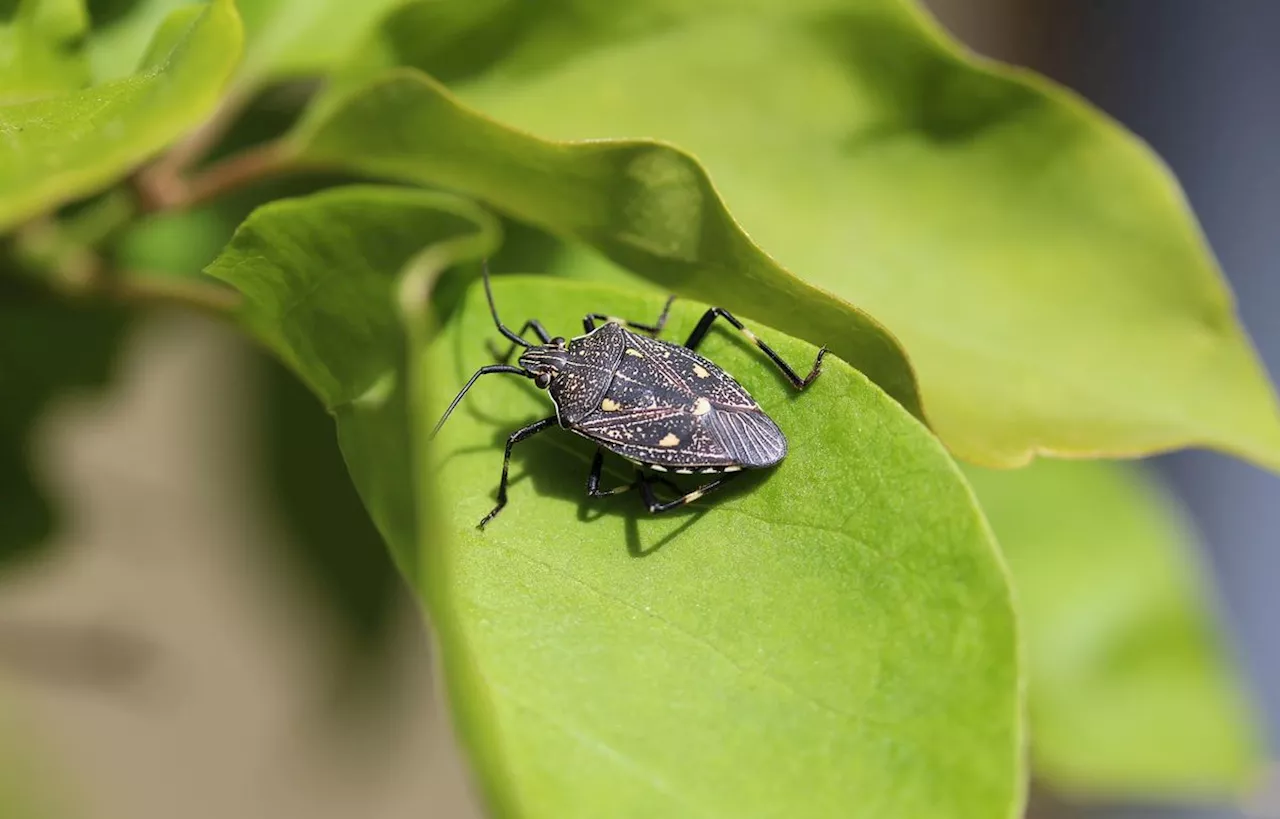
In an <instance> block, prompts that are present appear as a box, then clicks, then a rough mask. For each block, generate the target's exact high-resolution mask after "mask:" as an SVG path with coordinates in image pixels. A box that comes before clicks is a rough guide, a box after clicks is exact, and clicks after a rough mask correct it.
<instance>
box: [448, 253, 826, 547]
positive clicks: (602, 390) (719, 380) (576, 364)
mask: <svg viewBox="0 0 1280 819" xmlns="http://www.w3.org/2000/svg"><path fill="white" fill-rule="evenodd" d="M483 278H484V292H485V296H486V297H487V298H488V300H489V313H490V314H491V315H492V316H493V323H494V324H495V325H496V326H497V328H498V332H500V333H502V335H503V336H505V337H506V338H507V339H508V340H510V341H511V342H512V346H511V347H510V348H509V349H508V350H507V353H506V355H503V356H499V357H498V358H499V361H500V362H501V363H499V364H491V365H489V366H487V367H481V368H480V369H479V370H477V371H476V372H475V374H474V375H472V376H471V379H470V380H469V381H467V383H466V386H464V387H463V388H462V390H461V391H460V392H459V393H458V395H457V397H455V398H454V399H453V402H452V403H450V404H449V408H448V409H446V410H445V411H444V415H442V416H441V417H440V420H439V422H438V423H436V426H435V429H434V430H432V432H431V437H433V438H434V437H435V435H436V433H437V432H439V431H440V427H442V426H444V422H445V421H446V420H447V419H448V418H449V414H450V413H452V412H453V410H454V408H455V407H457V406H458V403H459V402H460V401H462V397H463V396H464V395H466V394H467V390H469V389H471V387H472V385H473V384H475V383H476V379H478V378H479V377H480V376H482V375H489V374H490V373H513V374H515V375H522V376H524V377H525V378H529V379H532V380H533V383H534V384H535V385H536V386H537V387H538V388H539V389H542V390H546V391H547V394H548V395H549V396H550V397H551V401H552V403H553V404H555V408H556V414H555V415H553V416H551V417H550V418H543V419H542V420H541V421H535V422H534V423H532V424H529V425H528V426H526V427H524V428H522V429H518V430H516V431H515V432H513V433H511V435H510V437H508V438H507V447H506V451H505V452H504V453H503V456H502V479H501V480H500V481H499V482H498V505H497V506H495V507H494V508H493V511H491V512H490V513H489V514H487V515H485V516H484V518H483V519H482V520H481V521H480V524H479V527H478V528H480V529H483V528H484V527H485V524H487V523H488V522H489V521H491V520H493V518H494V517H495V516H496V515H497V514H498V513H499V512H501V511H502V507H504V506H506V505H507V470H508V468H509V467H510V465H511V449H512V447H514V446H515V445H516V444H518V443H520V442H521V441H523V440H524V439H526V438H528V437H530V436H532V435H536V434H537V433H539V432H543V431H544V430H547V429H550V428H551V427H552V426H556V425H558V426H560V427H563V428H564V429H567V430H569V431H570V432H574V433H577V434H578V435H581V436H582V437H584V438H586V439H588V440H590V441H593V442H595V443H596V445H597V446H596V454H595V458H594V459H593V460H592V462H591V472H590V474H589V475H588V476H587V494H588V495H590V496H591V497H604V496H607V495H616V494H618V493H620V492H626V491H628V490H630V489H637V488H638V489H639V490H640V492H641V494H642V495H643V496H644V502H645V505H646V506H648V508H649V512H650V513H653V514H657V513H659V512H667V511H670V510H672V509H676V508H678V507H681V506H683V505H685V504H686V503H690V502H692V501H695V500H698V499H699V498H701V497H702V496H703V495H705V494H707V493H708V492H711V491H714V490H716V489H719V488H720V487H722V486H724V485H725V484H726V483H728V482H729V480H730V479H731V478H734V477H736V473H740V472H741V471H742V470H744V469H763V468H765V467H770V466H774V465H775V464H777V463H778V462H779V461H781V460H782V459H783V458H784V457H786V454H787V439H786V436H784V435H783V434H782V430H781V429H779V428H778V425H777V424H775V423H774V421H773V419H772V418H770V417H769V416H768V415H766V414H765V412H764V410H762V409H760V405H759V404H757V403H756V401H755V399H754V398H752V397H751V396H750V395H749V394H748V393H747V391H746V390H745V389H743V388H742V386H741V385H739V384H738V382H736V381H734V380H733V378H732V377H730V376H729V374H728V373H726V372H725V371H724V370H722V369H720V368H719V367H717V366H716V365H715V364H713V363H712V362H710V361H708V360H707V359H705V358H703V357H702V356H700V355H698V354H697V353H696V352H694V350H696V349H697V347H698V344H700V343H701V342H702V340H703V338H705V337H706V335H707V331H708V330H709V329H710V328H711V325H712V323H713V322H714V321H715V320H716V319H717V318H722V319H724V320H725V321H727V322H729V323H730V324H732V325H733V326H734V327H736V328H737V329H738V330H739V331H740V332H741V333H742V334H743V335H745V336H746V337H747V338H748V339H750V340H751V341H752V342H753V343H754V344H755V345H756V346H757V347H759V348H760V350H761V351H762V352H763V353H764V354H765V355H767V356H768V357H769V358H770V359H771V360H772V361H773V363H774V364H776V365H777V367H778V369H779V370H781V371H782V374H783V375H785V376H786V377H787V380H788V381H790V382H791V384H792V386H794V387H795V388H796V389H797V390H802V389H804V388H805V387H807V386H809V384H811V383H812V382H813V380H814V379H815V378H817V377H818V374H819V373H820V372H822V358H823V356H825V355H826V353H827V348H826V347H823V348H822V349H821V350H819V351H818V356H817V358H816V359H814V362H813V368H812V369H811V370H810V371H809V374H808V375H807V376H805V377H804V378H801V377H800V376H799V375H797V374H796V372H795V370H793V369H791V367H790V366H789V365H788V364H787V362H785V361H783V360H782V358H781V357H780V356H779V355H778V354H777V353H776V352H774V351H773V349H772V348H770V347H769V345H768V344H765V343H764V342H763V341H761V340H760V339H759V338H757V337H756V335H755V333H753V332H751V331H750V330H748V329H747V328H746V327H744V326H743V324H742V322H740V321H738V319H736V318H734V317H733V316H732V315H731V314H730V313H729V312H728V311H727V310H724V309H723V308H720V307H712V308H711V309H709V310H708V311H707V312H706V313H705V314H704V315H703V316H702V319H701V320H700V321H699V322H698V325H697V326H696V327H694V329H693V332H692V333H690V335H689V338H688V340H686V341H685V343H684V346H679V345H676V344H672V343H671V342H668V341H662V340H660V339H658V338H657V336H658V334H659V333H660V332H662V328H663V326H664V325H665V324H666V323H667V314H668V313H669V312H670V310H671V302H673V301H675V296H671V297H670V298H668V299H667V303H666V305H665V306H664V307H663V308H662V315H660V316H658V320H657V321H656V322H655V323H653V324H637V323H636V322H631V321H625V320H623V319H618V318H613V317H612V316H607V315H604V314H602V313H589V314H588V315H587V316H586V317H584V318H583V320H582V324H583V329H584V330H585V331H586V332H585V335H581V336H577V337H575V338H572V339H569V340H566V339H564V338H563V337H561V336H556V337H555V338H552V337H551V336H550V334H548V333H547V331H546V329H545V328H544V327H543V326H542V323H541V322H539V321H538V320H537V319H530V320H529V321H527V322H525V324H524V326H523V327H522V328H520V332H518V333H515V332H512V331H511V328H509V327H507V326H506V325H505V324H503V323H502V320H501V319H500V318H498V308H497V306H496V305H495V304H494V300H493V289H492V288H491V287H490V285H489V267H488V265H487V264H486V265H485V267H484V275H483ZM597 322H599V324H597ZM530 330H532V331H533V332H534V334H535V335H537V337H538V339H539V340H540V341H541V342H542V343H541V344H532V343H530V342H529V341H527V340H526V339H525V338H524V334H525V333H526V332H528V331H530ZM635 331H639V332H635ZM516 347H523V348H525V349H524V352H523V353H522V354H521V355H520V358H519V360H518V363H517V365H516V366H512V365H510V364H507V363H506V362H507V361H508V360H510V358H511V354H512V353H513V352H515V350H516ZM606 449H607V450H609V451H610V452H616V453H617V454H619V455H621V456H622V457H623V458H626V459H627V460H629V461H631V462H632V463H634V464H636V466H637V467H643V468H645V469H648V470H651V471H652V472H666V473H673V472H674V473H677V474H681V475H692V474H695V473H697V474H702V475H718V476H719V477H717V478H715V479H713V480H711V481H709V482H708V483H705V484H703V485H702V486H699V487H698V488H697V489H694V490H693V491H692V492H689V493H687V494H685V495H682V496H681V497H678V498H676V499H675V500H672V501H665V502H664V501H660V500H659V499H658V498H657V497H656V496H655V495H654V492H653V485H652V484H653V482H654V481H655V480H657V481H661V482H662V483H664V484H666V485H667V486H670V487H672V488H673V489H676V491H679V490H678V488H676V487H675V485H674V484H672V483H671V482H670V481H669V480H667V479H665V478H654V477H653V476H652V475H648V474H646V473H645V472H644V471H643V470H642V469H640V468H637V469H636V477H635V480H634V481H632V482H631V483H628V484H623V485H622V486H618V487H615V488H613V489H601V488H600V472H601V469H602V468H603V466H604V450H606Z"/></svg>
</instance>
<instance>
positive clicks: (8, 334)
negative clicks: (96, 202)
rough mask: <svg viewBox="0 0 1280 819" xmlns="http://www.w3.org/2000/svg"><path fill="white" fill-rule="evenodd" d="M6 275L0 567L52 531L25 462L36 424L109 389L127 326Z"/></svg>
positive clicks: (1, 298)
mask: <svg viewBox="0 0 1280 819" xmlns="http://www.w3.org/2000/svg"><path fill="white" fill-rule="evenodd" d="M3 265H4V260H3V259H0V267H3ZM6 272H7V271H0V396H3V400H0V568H8V567H11V565H12V561H13V560H15V559H16V558H19V557H23V556H29V555H32V554H35V553H37V552H38V550H39V548H40V547H41V546H43V545H44V544H45V543H46V541H47V540H48V538H49V536H50V535H51V534H52V532H53V529H54V523H55V504H54V503H53V502H52V501H51V500H50V499H49V498H48V497H47V495H46V493H45V490H44V487H43V486H42V483H43V480H42V477H41V476H40V475H38V474H37V473H36V469H35V466H34V464H33V462H32V452H31V445H32V441H33V433H34V431H35V429H36V425H37V423H38V421H39V420H40V418H41V416H42V414H43V413H44V411H45V410H47V409H48V408H49V407H50V406H51V405H52V404H53V403H54V402H55V401H57V400H58V399H60V398H65V397H69V396H73V395H76V394H78V393H82V392H84V391H87V390H94V389H100V388H102V387H104V386H105V385H106V384H107V383H108V381H109V380H110V377H111V375H112V371H113V366H112V365H113V363H114V362H115V359H116V356H117V353H118V351H119V349H120V344H121V341H122V340H123V337H124V334H125V329H126V326H127V321H126V315H125V313H124V312H123V311H120V310H116V309H112V308H108V307H103V306H102V305H100V304H93V305H90V304H85V303H76V302H69V301H67V300H65V299H61V298H56V297H54V296H53V295H52V294H50V293H48V292H47V291H45V290H43V289H42V288H39V287H36V286H34V285H28V284H26V283H25V282H24V281H23V280H22V279H20V278H19V277H18V276H16V275H4V273H6Z"/></svg>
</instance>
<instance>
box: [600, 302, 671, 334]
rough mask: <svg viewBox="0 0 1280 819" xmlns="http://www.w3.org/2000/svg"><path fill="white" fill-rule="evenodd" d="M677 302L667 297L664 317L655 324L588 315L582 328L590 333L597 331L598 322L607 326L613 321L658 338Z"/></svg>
mask: <svg viewBox="0 0 1280 819" xmlns="http://www.w3.org/2000/svg"><path fill="white" fill-rule="evenodd" d="M675 300H676V297H675V295H674V294H673V295H670V296H667V303H666V304H664V305H662V315H660V316H658V320H657V321H655V322H654V323H653V324H640V323H639V322H636V321H627V320H626V319H620V318H616V317H614V316H610V315H606V314H604V313H587V315H586V317H585V318H583V319H582V327H583V329H584V330H586V331H587V332H588V333H589V332H591V331H592V330H594V329H596V322H597V321H601V322H604V323H606V324H607V323H609V322H611V321H612V322H613V323H614V324H621V325H622V326H623V327H628V328H630V329H632V330H639V331H640V332H642V333H648V334H649V335H651V336H656V335H658V333H661V332H662V328H663V327H666V326H667V314H669V313H670V312H671V302H673V301H675Z"/></svg>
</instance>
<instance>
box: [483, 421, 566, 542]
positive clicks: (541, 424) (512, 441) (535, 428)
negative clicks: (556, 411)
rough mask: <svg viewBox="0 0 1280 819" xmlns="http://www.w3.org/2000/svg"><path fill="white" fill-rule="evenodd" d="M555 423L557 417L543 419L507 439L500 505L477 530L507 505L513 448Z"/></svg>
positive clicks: (500, 488) (503, 455)
mask: <svg viewBox="0 0 1280 819" xmlns="http://www.w3.org/2000/svg"><path fill="white" fill-rule="evenodd" d="M555 423H556V417H555V416H554V415H553V416H551V417H550V418H543V419H542V420H541V421H534V422H533V423H532V424H530V425H529V426H527V427H524V428H522V429H518V430H516V431H515V432H513V433H511V436H510V437H509V438H507V449H506V451H505V452H503V454H502V480H501V481H499V482H498V505H497V506H495V507H493V511H492V512H490V513H489V514H487V515H485V516H484V518H483V519H481V521H480V525H479V526H477V527H476V528H477V529H483V528H484V525H485V524H486V523H488V522H489V521H491V520H493V519H494V517H496V516H497V514H498V513H499V512H501V511H502V507H504V506H506V505H507V470H508V469H509V468H510V466H511V448H512V447H513V446H515V445H516V444H518V443H520V442H521V441H523V440H524V439H525V438H528V437H529V436H531V435H537V434H538V433H539V432H542V431H543V430H544V429H547V428H548V427H551V426H554V425H555Z"/></svg>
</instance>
